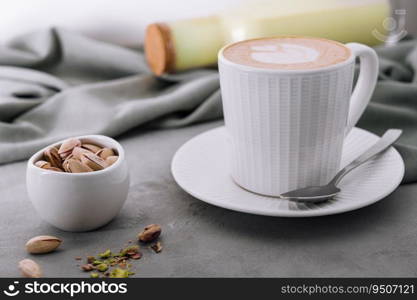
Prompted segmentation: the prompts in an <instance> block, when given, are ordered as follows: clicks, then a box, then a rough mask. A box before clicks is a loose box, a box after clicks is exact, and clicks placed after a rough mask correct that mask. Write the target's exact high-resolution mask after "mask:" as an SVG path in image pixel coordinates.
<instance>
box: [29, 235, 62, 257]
mask: <svg viewBox="0 0 417 300" xmlns="http://www.w3.org/2000/svg"><path fill="white" fill-rule="evenodd" d="M61 243H62V240H61V239H59V238H57V237H55V236H50V235H40V236H35V237H33V238H31V239H30V240H29V241H27V243H26V251H27V252H29V253H32V254H43V253H49V252H52V251H54V250H55V249H56V248H58V246H59V245H61Z"/></svg>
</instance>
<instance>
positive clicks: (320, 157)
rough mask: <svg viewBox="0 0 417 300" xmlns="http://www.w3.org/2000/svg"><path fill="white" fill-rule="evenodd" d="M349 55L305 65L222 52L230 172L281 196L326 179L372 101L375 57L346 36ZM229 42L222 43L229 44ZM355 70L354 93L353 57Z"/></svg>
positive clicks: (243, 181)
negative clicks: (262, 63)
mask: <svg viewBox="0 0 417 300" xmlns="http://www.w3.org/2000/svg"><path fill="white" fill-rule="evenodd" d="M345 46H346V47H347V48H349V49H350V52H351V55H350V57H349V58H348V59H347V60H345V61H342V62H340V63H337V64H333V65H330V66H327V67H323V68H319V69H309V70H279V69H278V70H277V69H263V68H256V67H251V66H247V65H241V64H236V63H233V62H231V61H230V60H227V59H226V58H225V57H224V56H223V50H224V49H225V48H223V49H222V50H220V52H219V57H218V59H219V60H218V61H219V72H220V84H221V92H222V101H223V111H224V117H225V123H226V128H227V130H228V132H229V134H230V142H231V146H230V150H231V153H230V155H231V159H230V161H231V175H232V177H233V179H234V180H235V182H236V183H237V184H239V185H240V186H241V187H243V188H245V189H247V190H250V191H252V192H255V193H259V194H264V195H270V196H279V195H280V194H282V193H285V192H287V191H290V190H293V189H297V188H302V187H306V186H313V185H322V184H327V183H328V182H329V181H330V180H331V178H332V177H333V176H334V175H335V174H336V172H337V171H338V170H339V167H340V161H341V157H342V147H343V140H344V137H345V135H346V134H347V133H348V132H349V131H350V130H351V129H352V127H353V126H354V125H355V124H356V123H357V121H358V120H359V118H360V116H361V115H362V113H363V112H364V110H365V108H366V106H367V105H368V103H369V100H370V98H371V95H372V93H373V90H374V88H375V85H376V80H377V77H378V58H377V55H376V53H375V51H374V50H373V49H371V48H369V47H367V46H365V45H361V44H357V43H350V44H346V45H345ZM226 47H227V46H226ZM356 57H359V60H360V72H359V77H358V81H357V83H356V86H355V88H354V90H353V93H352V85H353V75H354V67H355V58H356Z"/></svg>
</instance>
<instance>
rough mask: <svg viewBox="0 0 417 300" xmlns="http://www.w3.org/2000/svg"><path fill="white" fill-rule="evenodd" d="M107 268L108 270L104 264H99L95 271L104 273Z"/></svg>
mask: <svg viewBox="0 0 417 300" xmlns="http://www.w3.org/2000/svg"><path fill="white" fill-rule="evenodd" d="M108 268H109V266H108V265H106V264H100V265H98V266H97V270H98V271H100V272H105V271H107V269H108Z"/></svg>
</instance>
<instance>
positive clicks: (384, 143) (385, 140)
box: [329, 129, 402, 185]
mask: <svg viewBox="0 0 417 300" xmlns="http://www.w3.org/2000/svg"><path fill="white" fill-rule="evenodd" d="M401 133H402V130H400V129H389V130H387V131H386V132H385V133H384V135H383V136H382V137H381V138H380V139H379V140H378V141H377V142H376V143H375V144H373V145H372V146H371V147H370V148H369V149H368V150H366V151H365V152H364V153H362V154H361V155H360V156H359V157H358V158H356V159H355V160H354V161H352V162H351V163H350V164H348V165H347V166H346V167H344V168H343V169H342V170H340V171H339V172H338V173H337V174H336V176H335V177H334V178H333V179H332V181H331V182H330V183H329V184H334V185H337V184H338V183H339V181H340V180H341V179H342V178H343V177H344V176H345V175H346V174H347V173H349V172H350V171H352V170H353V169H355V168H356V167H358V166H360V165H361V164H363V163H364V162H366V161H368V160H369V159H371V158H373V157H374V156H375V155H377V154H379V153H381V152H382V151H384V150H386V149H388V148H389V147H390V146H391V145H392V144H394V142H395V141H396V140H398V138H399V137H400V135H401Z"/></svg>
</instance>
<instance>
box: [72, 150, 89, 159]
mask: <svg viewBox="0 0 417 300" xmlns="http://www.w3.org/2000/svg"><path fill="white" fill-rule="evenodd" d="M83 153H92V152H91V151H89V150H87V149H84V148H81V147H75V148H74V149H73V150H72V153H71V155H69V156H68V157H67V159H68V158H69V157H75V158H76V159H81V154H83Z"/></svg>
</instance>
